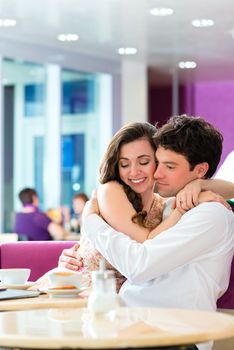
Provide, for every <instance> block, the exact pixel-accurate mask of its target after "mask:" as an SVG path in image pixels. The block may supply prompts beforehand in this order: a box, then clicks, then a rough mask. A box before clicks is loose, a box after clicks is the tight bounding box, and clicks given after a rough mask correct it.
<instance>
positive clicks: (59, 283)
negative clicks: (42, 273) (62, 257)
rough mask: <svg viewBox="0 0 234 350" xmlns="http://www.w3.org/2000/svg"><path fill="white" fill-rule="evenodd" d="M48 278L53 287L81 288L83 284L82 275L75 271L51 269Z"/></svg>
mask: <svg viewBox="0 0 234 350" xmlns="http://www.w3.org/2000/svg"><path fill="white" fill-rule="evenodd" d="M48 278H49V285H50V287H51V288H63V287H75V288H80V287H81V286H82V275H81V274H80V273H77V272H75V271H51V272H50V273H49V274H48Z"/></svg>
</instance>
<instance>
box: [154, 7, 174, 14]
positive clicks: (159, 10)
mask: <svg viewBox="0 0 234 350" xmlns="http://www.w3.org/2000/svg"><path fill="white" fill-rule="evenodd" d="M173 12H174V11H173V9H171V8H169V7H161V8H157V7H155V8H153V9H152V10H150V13H151V15H153V16H171V15H172V14H173Z"/></svg>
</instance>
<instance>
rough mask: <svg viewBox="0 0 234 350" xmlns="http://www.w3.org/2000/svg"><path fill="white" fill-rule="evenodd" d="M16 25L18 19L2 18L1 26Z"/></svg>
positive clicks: (0, 20) (0, 19)
mask: <svg viewBox="0 0 234 350" xmlns="http://www.w3.org/2000/svg"><path fill="white" fill-rule="evenodd" d="M15 25H16V20H15V19H13V18H5V19H2V18H0V27H14V26H15Z"/></svg>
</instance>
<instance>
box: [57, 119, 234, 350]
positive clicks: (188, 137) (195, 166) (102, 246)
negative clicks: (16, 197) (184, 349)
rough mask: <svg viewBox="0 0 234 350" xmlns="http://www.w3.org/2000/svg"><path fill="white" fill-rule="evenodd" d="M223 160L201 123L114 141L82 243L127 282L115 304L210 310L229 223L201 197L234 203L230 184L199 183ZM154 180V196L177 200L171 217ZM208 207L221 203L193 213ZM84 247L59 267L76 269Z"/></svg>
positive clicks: (178, 123) (227, 249)
mask: <svg viewBox="0 0 234 350" xmlns="http://www.w3.org/2000/svg"><path fill="white" fill-rule="evenodd" d="M147 127H148V134H147V133H143V130H144V129H145V128H146V129H147ZM138 130H141V132H138ZM155 151H156V161H155ZM221 152H222V136H221V135H220V133H219V132H218V131H217V130H216V129H215V128H214V127H213V126H212V125H210V124H209V123H207V122H206V121H204V120H203V119H201V118H192V117H187V116H178V117H172V118H171V119H170V120H169V121H168V122H167V124H165V125H164V126H163V127H161V128H160V129H158V130H156V129H155V128H154V127H153V126H151V125H150V124H148V123H133V124H130V125H127V126H125V127H124V128H122V129H121V130H120V131H119V132H118V133H117V134H116V135H115V136H114V138H113V140H112V142H111V144H110V145H109V147H108V149H107V152H106V155H105V157H104V161H103V163H102V165H101V183H102V185H101V187H100V188H99V190H98V204H99V208H97V201H96V199H93V200H92V201H90V202H88V204H87V205H86V207H85V211H84V223H83V232H84V234H85V235H84V238H83V239H84V240H85V239H86V238H85V237H88V238H89V240H90V241H91V242H92V243H93V245H94V246H95V248H96V249H97V250H98V251H99V252H100V253H101V254H102V255H103V256H104V257H105V258H106V259H107V260H108V262H109V263H110V264H111V265H112V266H114V267H115V268H116V269H117V270H118V271H120V272H121V273H122V275H124V276H125V277H126V278H127V281H126V282H125V283H124V284H123V285H122V287H121V289H120V296H121V297H122V299H123V300H124V301H125V303H126V304H127V305H128V306H151V307H152V306H153V307H171V308H173V307H178V308H189V309H203V310H204V309H205V310H215V309H216V301H217V299H218V298H219V297H220V296H221V295H222V294H223V293H224V292H225V290H226V289H227V286H228V282H229V275H230V266H231V261H232V256H233V250H234V216H233V213H232V212H231V211H230V210H227V208H225V206H224V205H221V203H222V204H225V202H224V201H223V202H222V200H221V199H219V197H217V198H216V195H215V194H214V195H212V194H211V193H210V192H203V191H204V190H207V189H208V190H213V191H215V192H219V193H220V194H222V195H223V196H224V197H226V198H228V197H233V185H232V184H230V183H225V182H223V181H219V180H204V178H209V177H211V176H212V175H213V174H214V172H215V170H216V167H217V165H218V162H219V160H220V156H221ZM155 180H156V184H157V191H158V193H159V194H160V195H162V196H163V197H171V196H176V200H175V205H176V208H175V209H174V210H171V201H170V200H167V201H165V202H164V203H162V199H161V197H159V196H158V195H156V194H154V193H153V189H154V186H155ZM191 181H193V182H191ZM201 191H202V192H201ZM200 192H201V193H200ZM199 193H200V194H199ZM212 196H213V197H212ZM210 200H213V201H214V200H217V201H221V203H214V202H209V203H202V204H201V205H198V206H196V205H197V204H198V203H200V202H204V201H205V202H206V201H210ZM155 203H156V204H155ZM194 206H195V207H194ZM163 207H164V210H163V221H162V222H161V215H162V208H163ZM193 207H194V208H193ZM160 208H161V209H160ZM191 208H192V209H191ZM188 209H191V210H188ZM98 210H100V213H101V215H102V217H103V218H104V220H103V219H102V218H100V217H99V216H98V215H96V214H93V213H95V212H96V213H97V214H98V213H99V212H98ZM170 212H172V213H171V214H169V213H170ZM155 217H156V220H155ZM160 222H161V223H160ZM111 226H112V227H113V228H112V227H111ZM121 232H124V233H125V234H123V233H121ZM82 246H83V245H82V242H81V246H80V247H79V248H78V250H77V251H76V248H77V246H76V247H75V248H74V249H71V250H66V251H64V252H63V254H62V256H61V257H60V263H59V265H60V266H65V267H67V268H70V269H78V268H80V267H81V266H82V264H83V262H84V263H85V259H84V258H85V257H84V256H82ZM86 252H87V251H86ZM201 348H202V347H201V346H200V345H199V349H201ZM203 348H204V347H203ZM208 348H209V347H208V346H207V349H208Z"/></svg>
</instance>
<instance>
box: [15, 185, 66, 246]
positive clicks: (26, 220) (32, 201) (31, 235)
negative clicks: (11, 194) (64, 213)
mask: <svg viewBox="0 0 234 350" xmlns="http://www.w3.org/2000/svg"><path fill="white" fill-rule="evenodd" d="M19 199H20V201H21V203H22V204H23V209H22V211H21V212H19V213H16V216H15V224H14V232H16V233H17V234H18V235H19V236H21V235H22V236H26V238H27V239H28V240H29V241H48V240H52V239H63V238H64V237H65V235H66V232H65V231H64V229H63V228H62V226H60V225H58V224H56V223H54V222H53V221H52V220H51V219H50V218H49V217H48V216H47V215H46V214H45V213H43V212H41V211H40V209H39V198H38V195H37V192H36V191H35V190H34V189H32V188H24V189H23V190H22V191H20V193H19Z"/></svg>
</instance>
